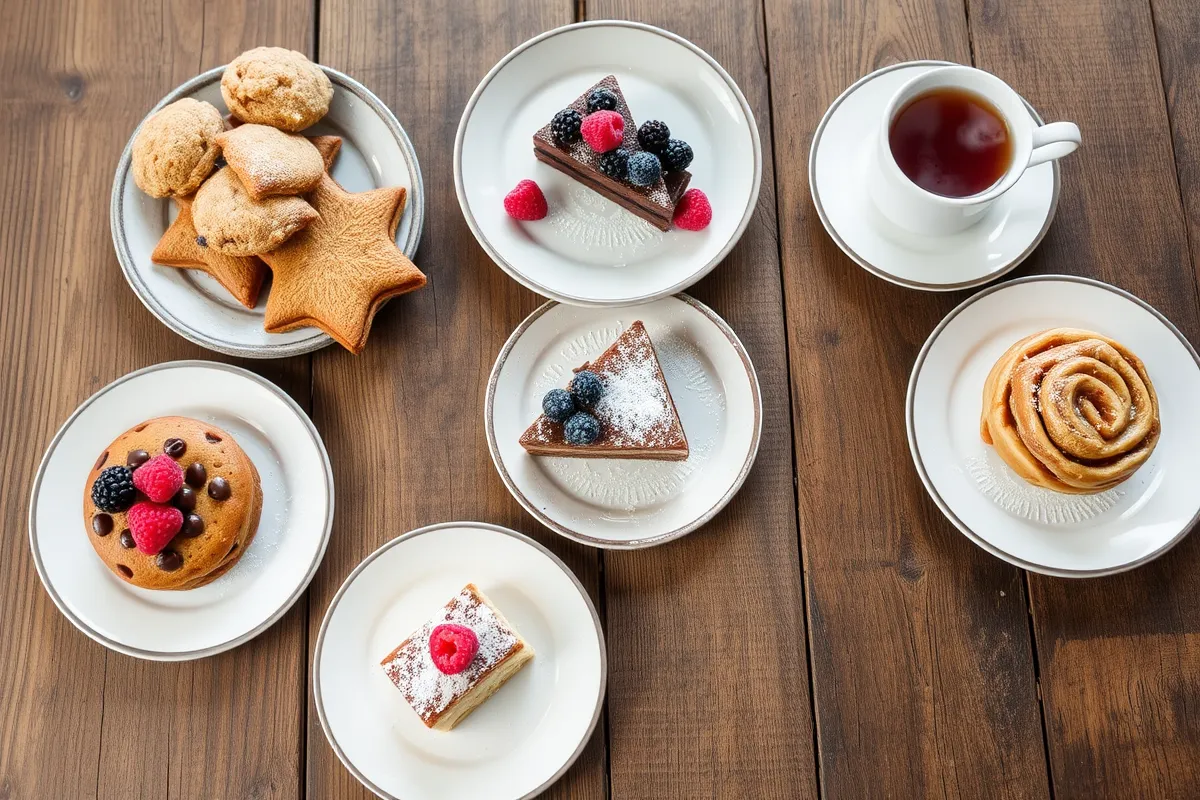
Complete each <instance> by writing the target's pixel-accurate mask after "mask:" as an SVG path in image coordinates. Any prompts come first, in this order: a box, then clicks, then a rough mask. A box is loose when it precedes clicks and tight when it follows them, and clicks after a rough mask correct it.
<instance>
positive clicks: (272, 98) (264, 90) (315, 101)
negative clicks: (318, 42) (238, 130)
mask: <svg viewBox="0 0 1200 800" xmlns="http://www.w3.org/2000/svg"><path fill="white" fill-rule="evenodd" d="M221 96H222V97H224V98H225V105H226V106H228V107H229V111H230V113H232V114H233V115H234V116H235V117H237V118H238V119H240V120H241V121H242V122H257V123H259V124H262V125H270V126H272V127H274V128H279V129H280V130H284V131H292V132H295V131H301V130H304V129H305V128H307V127H308V126H309V125H312V124H314V123H315V122H317V121H318V120H320V119H321V117H323V116H325V114H326V112H328V111H329V101H330V100H332V99H333V84H331V83H330V82H329V78H328V77H327V76H326V75H325V72H324V70H322V69H321V68H320V67H319V66H317V65H316V64H314V63H312V62H311V61H309V60H308V58H306V57H305V55H304V54H303V53H298V52H296V51H295V50H287V49H285V48H282V47H256V48H254V49H253V50H247V51H246V52H244V53H242V54H241V55H240V56H238V57H237V58H235V59H234V60H233V61H232V62H231V63H230V64H229V66H228V67H226V68H225V74H224V75H222V76H221Z"/></svg>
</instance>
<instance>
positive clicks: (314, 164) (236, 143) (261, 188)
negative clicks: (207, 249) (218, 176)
mask: <svg viewBox="0 0 1200 800" xmlns="http://www.w3.org/2000/svg"><path fill="white" fill-rule="evenodd" d="M217 144H218V145H220V147H221V154H222V155H223V156H224V157H225V161H226V162H227V163H228V164H229V168H230V169H231V170H233V171H234V173H235V174H236V175H237V176H238V179H239V180H240V181H241V183H242V187H243V188H244V189H245V190H246V194H248V195H250V197H251V198H253V199H255V200H263V199H265V198H267V197H271V196H273V195H285V194H304V193H305V192H311V191H312V190H313V189H315V188H316V186H317V181H319V180H321V173H322V172H324V171H325V166H324V161H323V160H322V159H321V153H320V152H319V151H318V150H317V149H316V148H315V147H313V145H312V142H310V141H309V140H308V139H305V138H304V137H303V136H298V135H296V134H294V133H284V132H283V131H281V130H278V129H276V128H272V127H270V126H269V125H255V124H246V125H239V126H238V127H237V128H235V129H233V130H231V131H226V132H224V133H222V134H221V135H220V136H218V137H217Z"/></svg>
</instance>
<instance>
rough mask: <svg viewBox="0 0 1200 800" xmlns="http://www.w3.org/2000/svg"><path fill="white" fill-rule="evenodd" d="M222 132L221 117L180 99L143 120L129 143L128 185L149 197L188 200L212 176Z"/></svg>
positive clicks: (205, 105) (208, 108) (198, 103)
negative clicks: (130, 180) (130, 182)
mask: <svg viewBox="0 0 1200 800" xmlns="http://www.w3.org/2000/svg"><path fill="white" fill-rule="evenodd" d="M224 130H225V120H224V118H223V117H222V116H221V112H220V111H218V110H217V109H216V107H215V106H213V105H211V104H210V103H205V102H202V101H200V100H193V99H192V98H190V97H185V98H183V99H182V100H176V101H175V102H174V103H171V104H170V105H168V106H165V107H164V108H162V109H160V110H159V111H157V112H156V113H155V114H154V116H152V117H150V119H148V120H146V121H145V122H144V123H143V124H142V127H141V129H139V130H138V132H137V136H135V137H134V140H133V158H132V160H133V182H134V183H136V184H137V185H138V188H139V189H141V190H142V191H143V192H145V193H146V194H148V195H150V196H151V197H170V196H176V197H178V196H181V195H188V194H191V193H192V192H194V191H196V190H197V189H198V188H200V184H201V183H202V182H203V181H204V179H205V178H207V177H208V174H209V173H210V172H212V168H213V164H214V163H216V160H217V156H219V155H220V154H221V148H220V146H219V145H218V144H217V141H216V139H217V136H219V135H220V134H221V133H222V132H223V131H224Z"/></svg>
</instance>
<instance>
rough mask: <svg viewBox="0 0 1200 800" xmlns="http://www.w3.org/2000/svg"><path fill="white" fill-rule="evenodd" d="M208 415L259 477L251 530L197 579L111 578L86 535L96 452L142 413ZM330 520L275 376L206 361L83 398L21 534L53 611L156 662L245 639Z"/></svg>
mask: <svg viewBox="0 0 1200 800" xmlns="http://www.w3.org/2000/svg"><path fill="white" fill-rule="evenodd" d="M173 415H178V416H185V417H193V418H195V419H200V420H209V421H211V422H213V423H214V424H215V425H217V426H219V427H221V428H224V429H225V430H227V431H229V432H230V433H232V434H233V436H234V438H235V439H237V443H238V444H239V445H240V446H241V447H242V449H243V450H244V451H245V452H246V455H248V456H249V457H250V460H251V461H253V462H254V466H255V467H256V468H257V469H258V473H259V477H260V478H261V480H262V492H263V507H262V518H261V521H260V522H259V524H258V533H257V534H256V535H255V537H254V541H253V542H251V544H250V547H249V548H248V549H247V550H246V553H245V554H244V555H243V556H242V558H241V560H240V561H238V563H237V564H236V565H234V567H233V569H231V570H230V571H229V572H228V573H227V574H226V575H223V576H222V577H220V578H218V579H217V580H215V581H213V582H212V583H210V584H208V585H207V586H201V587H200V588H198V589H190V590H188V591H183V592H169V591H157V592H156V591H150V590H147V589H139V588H137V587H135V586H130V585H129V584H127V583H125V582H124V581H121V580H120V579H118V578H117V577H115V576H114V575H113V574H112V572H111V571H110V570H109V569H108V568H107V567H106V566H104V564H103V563H102V562H101V561H100V559H99V557H98V556H97V555H96V552H95V550H93V549H92V545H91V543H90V542H89V541H88V534H87V526H86V523H85V521H84V518H83V505H82V502H83V495H84V491H85V488H86V484H87V477H88V473H89V472H90V470H91V468H92V465H93V464H94V463H95V462H96V456H97V455H99V454H100V453H101V452H102V451H103V450H104V448H106V447H107V446H108V445H109V443H110V442H112V440H113V439H115V438H116V437H117V436H118V435H120V434H121V433H123V432H124V431H126V430H128V429H129V428H132V427H133V426H134V425H136V424H138V423H139V422H142V421H143V420H147V419H151V418H153V417H162V416H173ZM332 523H333V473H332V472H331V471H330V468H329V457H328V455H327V454H326V452H325V445H324V444H322V442H321V437H320V436H319V435H318V434H317V429H316V428H314V427H313V424H312V422H310V421H309V419H308V417H307V416H305V414H304V412H303V411H302V410H301V409H300V407H299V406H297V405H296V404H295V403H294V402H293V401H292V399H291V398H290V397H288V396H287V394H285V393H284V392H283V391H282V390H281V389H279V388H278V387H277V386H275V385H274V384H272V383H270V382H268V381H266V380H264V379H263V378H260V377H259V376H257V375H255V374H253V373H251V372H247V371H246V370H244V369H240V368H238V367H232V366H229V365H227V364H214V363H211V362H207V361H174V362H169V363H166V364H157V365H155V366H152V367H147V368H145V369H142V370H138V371H137V372H131V373H130V374H128V375H126V376H125V377H123V378H118V379H117V380H116V381H113V382H112V383H110V384H109V385H108V386H105V387H104V388H103V389H101V390H100V391H98V392H96V394H94V395H92V396H91V397H90V398H88V399H87V400H86V401H85V402H84V403H83V405H81V406H80V407H79V408H78V409H76V410H75V413H74V414H72V415H71V417H70V419H68V420H67V421H66V423H65V424H64V425H63V426H62V428H61V429H60V430H59V432H58V434H57V435H56V436H55V437H54V440H53V441H52V442H51V443H50V447H49V448H48V449H47V450H46V455H45V456H44V457H43V458H42V464H41V466H40V467H39V468H38V473H37V478H36V479H35V480H34V483H33V496H32V499H31V500H30V503H29V541H30V545H31V547H32V548H33V559H34V563H35V564H36V565H37V571H38V575H39V576H40V577H41V579H42V584H43V585H44V586H45V587H46V591H47V592H49V593H50V597H51V598H52V599H53V600H54V603H55V605H57V606H58V608H59V610H60V611H62V612H63V614H65V615H66V617H67V619H69V620H71V622H72V623H74V625H75V627H77V628H79V629H80V630H81V631H83V632H84V633H86V634H87V635H88V636H90V637H91V638H93V639H95V640H96V641H97V642H99V643H100V644H102V645H104V646H105V647H108V648H111V649H113V650H116V651H118V652H121V653H125V654H126V655H131V656H136V657H138V658H146V659H151V660H154V661H185V660H188V659H193V658H201V657H204V656H210V655H213V654H215V653H221V652H224V651H225V650H229V649H231V648H233V647H236V646H237V645H239V644H242V643H243V642H247V641H249V640H250V639H253V638H254V637H255V636H257V635H258V634H260V633H262V632H263V631H264V630H266V629H267V628H269V627H270V626H271V625H272V624H274V623H275V621H276V620H278V619H279V618H280V617H282V616H283V614H284V612H286V611H287V610H288V609H289V608H291V606H292V603H294V602H296V599H297V598H298V597H300V595H301V593H302V592H303V591H304V589H305V587H306V586H308V582H309V581H310V580H312V576H313V574H314V573H315V572H316V571H317V566H318V565H319V564H320V563H321V557H322V556H323V555H324V554H325V545H326V543H327V542H328V541H329V529H330V525H331V524H332Z"/></svg>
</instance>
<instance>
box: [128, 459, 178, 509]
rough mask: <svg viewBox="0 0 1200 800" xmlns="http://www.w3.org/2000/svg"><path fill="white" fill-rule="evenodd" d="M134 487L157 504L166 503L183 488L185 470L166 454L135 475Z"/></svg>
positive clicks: (151, 461)
mask: <svg viewBox="0 0 1200 800" xmlns="http://www.w3.org/2000/svg"><path fill="white" fill-rule="evenodd" d="M133 485H134V486H135V487H137V490H138V491H139V492H141V493H142V494H144V495H146V497H149V498H150V499H151V500H153V501H154V502H156V503H165V502H167V501H168V500H170V499H171V498H172V497H174V496H175V493H176V492H178V491H179V487H180V486H183V469H182V468H180V466H179V465H178V464H176V463H175V459H173V458H171V457H170V456H169V455H167V454H166V453H163V454H161V455H157V456H155V457H154V458H152V459H150V460H149V461H147V462H146V463H145V464H142V465H141V466H140V467H138V468H137V470H136V471H135V472H134V473H133Z"/></svg>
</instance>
